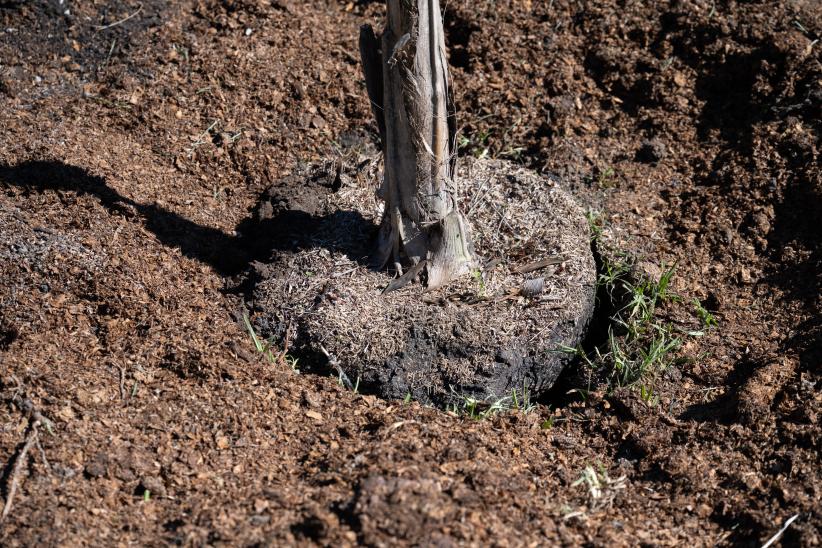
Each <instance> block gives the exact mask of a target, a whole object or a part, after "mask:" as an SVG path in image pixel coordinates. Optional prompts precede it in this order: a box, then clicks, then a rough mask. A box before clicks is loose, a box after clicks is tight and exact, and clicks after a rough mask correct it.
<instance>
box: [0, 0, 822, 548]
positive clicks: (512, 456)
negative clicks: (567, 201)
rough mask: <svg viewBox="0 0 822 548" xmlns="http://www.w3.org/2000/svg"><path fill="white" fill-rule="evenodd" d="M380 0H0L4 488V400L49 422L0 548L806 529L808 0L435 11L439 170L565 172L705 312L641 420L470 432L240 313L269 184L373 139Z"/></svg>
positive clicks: (613, 537)
mask: <svg viewBox="0 0 822 548" xmlns="http://www.w3.org/2000/svg"><path fill="white" fill-rule="evenodd" d="M381 10H382V7H381V3H380V2H371V1H366V0H363V1H356V2H342V1H341V2H331V1H307V2H298V1H291V0H274V1H273V2H268V1H265V2H263V1H259V2H255V1H251V0H238V1H233V0H200V1H181V2H173V3H172V2H163V1H161V0H148V1H145V2H142V3H138V2H119V1H118V2H97V1H93V2H92V1H90V2H83V3H77V4H75V3H72V2H64V3H62V4H60V3H58V2H56V1H53V0H48V1H46V0H44V1H38V2H17V1H10V2H0V23H1V24H0V32H2V34H0V36H2V38H0V101H2V109H0V137H1V138H2V143H3V147H2V149H0V191H2V192H0V230H2V232H1V233H0V265H2V278H0V303H1V304H2V308H0V382H2V387H0V388H2V396H3V400H4V402H5V404H4V406H3V407H2V410H0V417H2V418H1V419H0V423H2V426H0V454H2V459H3V462H5V463H7V465H6V467H5V469H4V471H3V482H2V484H0V487H2V495H3V497H4V500H5V499H7V498H8V495H9V492H10V490H11V487H12V483H14V481H13V480H14V478H15V477H16V476H15V474H14V473H13V472H14V468H15V461H16V459H17V457H18V456H19V454H20V453H21V452H22V449H23V446H24V442H25V439H26V436H27V431H28V430H27V429H28V428H29V420H28V417H27V415H26V413H24V412H23V411H22V410H21V407H24V406H21V405H20V402H21V401H23V400H30V401H31V402H32V403H33V405H34V406H35V408H36V409H37V410H39V411H40V412H41V413H42V414H43V415H44V416H45V417H48V418H49V419H50V420H51V421H52V422H53V434H50V433H49V432H48V429H46V428H44V427H43V426H42V425H41V426H40V428H39V430H38V432H39V434H38V438H39V441H40V442H41V445H42V449H43V451H42V454H41V452H40V451H39V450H38V449H37V448H33V449H31V450H30V451H29V452H28V453H27V454H26V458H25V462H24V463H23V464H24V465H25V466H23V467H22V474H21V475H20V476H17V478H18V480H19V490H18V492H17V494H16V496H15V499H14V501H13V506H12V507H11V509H10V514H9V516H8V517H7V519H6V520H4V521H3V522H2V524H0V542H1V543H2V544H4V545H35V544H37V545H39V544H95V545H99V544H127V543H141V544H168V543H179V544H196V545H201V544H232V545H233V544H255V543H261V544H275V545H276V544H283V543H289V544H293V543H305V544H312V543H316V544H340V545H345V544H355V543H363V544H395V543H402V544H410V543H420V542H437V543H441V544H462V543H464V544H489V543H496V544H501V545H508V544H511V545H521V544H538V543H543V544H555V543H564V544H586V543H587V544H608V545H636V544H644V545H666V544H683V543H686V542H687V543H695V544H699V545H709V544H715V543H724V544H731V543H733V544H743V545H746V544H747V545H758V544H761V543H762V542H763V541H765V540H766V539H767V538H769V537H770V536H771V535H772V534H774V533H775V532H776V531H777V530H778V529H779V528H780V527H781V526H782V524H783V523H784V522H785V520H787V519H788V518H790V517H791V516H793V515H795V514H799V518H798V519H797V520H796V521H795V522H794V523H793V524H792V525H791V526H790V527H789V528H788V529H787V531H786V532H785V534H784V536H783V539H782V543H783V544H784V545H804V546H814V545H819V544H820V542H822V538H821V537H820V527H819V523H820V516H819V508H820V504H819V503H820V498H821V495H820V486H821V485H822V482H821V481H820V480H821V479H822V478H820V470H822V466H820V458H819V455H820V428H819V424H818V423H819V411H820V400H821V399H822V398H820V391H819V381H820V374H819V363H820V360H821V359H822V323H821V322H820V318H822V314H820V308H822V302H820V294H821V293H822V255H820V253H822V252H821V251H820V249H821V248H822V244H820V241H822V239H821V238H820V237H819V229H818V226H817V225H818V219H819V217H820V214H822V179H821V178H820V167H819V166H820V164H819V149H820V130H821V129H822V128H821V127H820V119H822V115H821V113H820V110H821V109H822V106H821V105H822V89H820V87H821V86H822V67H821V65H820V58H822V54H820V51H821V48H820V44H819V42H818V40H819V39H820V37H822V8H820V7H819V4H818V2H813V1H801V0H795V1H790V2H783V3H778V4H775V3H769V2H744V3H742V2H739V3H738V2H725V1H722V2H710V1H707V0H706V1H671V2H654V3H638V2H627V3H620V4H617V3H610V2H584V3H578V2H571V1H566V0H556V1H552V2H532V1H530V0H518V1H517V0H507V1H497V2H490V1H488V2H484V1H480V2H449V3H448V6H447V10H446V27H447V33H448V36H447V40H448V42H449V45H450V47H451V64H452V68H453V71H454V79H455V88H456V90H457V94H458V97H457V106H458V109H459V111H460V113H461V120H462V126H463V130H462V131H463V135H464V136H465V139H464V140H463V141H462V142H463V153H464V154H477V155H482V154H487V155H490V156H493V157H503V158H506V159H509V160H514V161H517V162H521V163H523V164H524V165H526V166H528V167H530V168H533V169H535V170H538V171H548V172H552V173H556V174H558V175H560V176H561V177H562V178H563V179H564V180H565V181H566V182H567V183H568V184H569V185H570V186H571V187H572V188H573V189H574V191H575V192H576V194H577V196H578V198H579V199H580V200H582V201H584V202H586V203H588V204H589V206H590V207H593V208H595V209H597V210H600V211H601V212H602V213H603V216H604V217H605V218H606V219H607V222H608V224H609V226H610V227H611V229H610V230H611V232H612V233H613V241H615V242H618V243H619V245H620V246H622V248H623V249H624V250H625V251H628V252H630V253H631V254H633V255H635V256H637V257H639V259H640V265H641V267H642V268H644V269H646V270H648V271H654V270H655V269H657V270H658V268H659V267H660V265H662V264H673V263H676V264H677V275H676V278H675V281H674V289H675V290H676V291H677V292H678V293H679V294H681V295H682V296H683V297H684V299H685V301H686V302H688V301H691V299H693V298H696V299H699V300H700V302H702V303H703V305H704V306H705V307H707V308H708V309H709V310H711V311H712V312H713V313H714V315H715V316H716V317H717V319H718V321H719V325H718V327H717V328H715V329H712V330H709V331H707V332H706V334H705V336H702V337H691V338H688V339H687V340H686V341H685V344H684V346H683V348H682V349H681V354H682V357H683V358H685V361H683V362H682V363H680V365H678V367H677V368H676V369H675V370H673V371H670V372H668V373H667V374H666V375H665V377H664V378H662V379H661V380H660V383H659V385H658V386H657V387H656V390H657V394H658V397H659V402H658V404H657V405H652V406H649V405H647V404H646V403H645V402H644V401H643V400H642V398H641V397H639V396H638V395H637V393H636V392H635V391H631V390H623V391H618V392H615V393H611V394H604V393H601V392H597V393H594V394H592V395H591V396H590V397H589V398H587V399H586V400H584V401H579V400H578V399H577V398H573V397H570V396H563V394H561V393H557V394H552V397H551V398H549V399H546V400H545V401H543V402H541V403H540V405H539V406H538V408H537V410H536V411H535V412H532V413H530V414H525V415H523V414H521V413H512V414H503V415H500V416H497V417H494V418H492V419H489V420H486V421H480V422H477V421H472V420H470V419H467V418H464V417H456V416H453V415H451V414H447V413H444V412H442V411H437V410H434V409H429V408H425V407H423V406H421V405H420V404H418V403H414V402H412V403H409V404H404V403H402V402H397V401H383V400H379V399H377V398H376V397H374V396H368V395H358V394H354V393H352V392H351V391H349V390H346V389H344V388H342V387H340V386H339V385H338V383H337V381H336V378H333V377H330V376H325V375H315V374H297V373H295V372H293V371H292V370H291V369H290V368H289V367H285V366H282V365H279V366H274V365H272V364H270V363H268V362H266V361H265V360H263V359H261V358H260V357H259V356H258V355H257V354H256V353H255V351H254V349H253V346H252V344H251V342H250V340H249V338H248V335H247V333H245V331H244V327H243V325H242V322H241V314H242V310H243V299H244V297H245V295H244V294H243V291H242V287H240V288H237V286H236V284H235V283H233V282H234V281H235V277H236V276H237V275H238V274H240V273H241V272H243V271H244V270H245V269H246V268H247V267H248V265H249V264H250V263H251V262H253V261H265V260H266V259H267V258H268V257H269V256H270V253H271V251H272V249H271V247H272V245H273V244H272V237H271V235H267V234H266V233H264V232H262V231H259V230H257V231H255V230H254V226H253V224H249V221H248V219H249V218H250V212H251V211H252V210H253V208H254V207H255V206H256V204H257V203H258V200H259V197H260V195H261V194H262V193H263V191H264V190H265V189H266V188H268V187H269V186H270V185H271V184H273V183H276V182H278V181H286V180H287V177H286V175H287V174H288V173H290V172H296V171H298V170H299V169H300V168H301V167H303V166H305V165H308V164H312V163H316V162H323V161H325V160H327V159H329V158H341V157H342V158H345V157H347V156H349V155H351V154H354V153H356V150H357V149H358V148H359V147H362V146H366V145H364V143H367V142H368V141H369V140H370V141H371V142H373V141H374V139H375V136H374V131H375V128H374V127H372V123H371V121H370V118H371V117H370V112H369V110H370V109H369V107H368V103H367V100H366V94H365V90H364V87H363V84H362V79H361V77H360V73H359V65H358V61H357V59H356V50H357V48H356V42H355V40H356V36H357V34H358V26H359V25H360V24H362V23H364V22H372V23H378V22H379V20H380V17H381V14H382V11H381ZM486 150H487V152H485V151H486ZM663 312H664V314H666V318H667V320H668V321H670V322H672V323H674V324H675V325H678V326H681V327H683V328H686V329H687V328H693V327H698V320H697V319H695V317H694V315H693V313H692V311H691V310H689V309H688V308H687V306H671V307H669V308H667V309H665V310H664V311H663ZM307 365H308V364H307ZM327 373H328V372H326V374H327ZM569 382H570V381H569ZM549 417H554V420H553V426H552V427H551V428H542V427H541V426H543V425H544V424H545V422H546V419H548V418H549ZM43 456H45V459H46V460H44V459H43ZM46 461H47V462H48V464H46ZM588 466H593V467H594V468H595V469H598V468H599V467H601V468H602V469H604V470H605V471H607V474H608V477H609V478H612V479H613V481H612V482H610V483H608V482H605V486H604V487H603V488H602V490H601V491H600V493H599V496H598V497H595V496H594V495H593V494H592V491H591V490H590V489H588V488H587V487H586V484H585V483H582V484H579V483H577V479H578V478H580V477H581V475H582V474H583V471H584V470H585V469H586V467H588ZM622 476H624V479H621V480H619V478H621V477H622ZM617 480H619V481H617ZM147 490H148V491H149V495H146V491H147Z"/></svg>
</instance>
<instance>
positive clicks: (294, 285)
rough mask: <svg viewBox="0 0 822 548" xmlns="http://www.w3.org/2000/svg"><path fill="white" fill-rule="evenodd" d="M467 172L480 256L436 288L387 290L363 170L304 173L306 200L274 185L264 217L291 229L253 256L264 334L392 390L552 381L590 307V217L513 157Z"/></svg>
mask: <svg viewBox="0 0 822 548" xmlns="http://www.w3.org/2000/svg"><path fill="white" fill-rule="evenodd" d="M458 177H459V180H460V187H461V189H462V193H463V196H462V211H463V212H464V213H465V215H466V216H467V218H468V221H469V223H470V225H471V230H472V237H473V240H474V244H475V246H476V252H477V255H478V256H479V257H480V261H479V264H478V266H477V269H476V270H475V271H474V272H473V273H472V274H471V275H469V276H464V277H462V278H460V279H458V280H456V281H454V282H452V283H451V284H449V285H447V286H446V287H444V288H441V289H437V290H434V291H425V290H424V287H423V286H422V285H421V284H411V285H408V286H406V287H403V288H402V289H399V290H397V291H391V292H388V291H386V288H388V287H389V285H390V283H391V281H392V277H393V274H392V273H390V272H385V271H377V270H374V269H372V268H371V267H370V266H369V258H370V253H371V251H372V249H373V247H374V235H375V233H376V230H377V227H378V223H379V219H380V218H381V215H382V212H381V203H380V202H379V201H378V200H376V198H375V194H374V184H373V181H371V180H369V178H368V177H367V176H357V174H356V173H355V174H354V176H346V174H345V173H344V171H342V170H341V171H339V173H336V174H334V176H332V177H330V178H327V180H325V182H326V186H323V184H322V183H321V181H323V180H324V179H323V178H317V177H311V176H306V177H304V179H305V181H304V184H302V185H298V187H301V192H300V193H299V197H290V196H289V194H288V193H284V192H283V191H282V189H286V188H292V185H275V186H273V187H272V188H271V189H269V191H268V192H267V193H266V195H265V198H264V199H263V201H262V202H261V204H260V207H259V208H258V216H259V222H261V223H264V222H269V223H272V226H275V227H277V228H278V229H279V230H280V231H281V232H280V234H278V235H277V236H276V237H277V238H278V240H279V245H276V246H275V248H276V249H277V251H275V253H274V256H273V257H272V259H271V261H270V262H269V263H268V264H266V265H260V264H258V265H256V269H257V274H258V276H259V279H258V281H257V283H256V285H255V288H254V290H253V298H252V308H253V310H254V312H255V315H254V322H255V324H256V325H257V326H258V327H259V328H260V331H261V332H262V333H264V334H266V335H267V336H269V337H272V338H273V340H274V341H276V343H277V344H278V345H280V346H281V347H288V348H289V352H292V353H294V355H296V356H300V357H306V358H308V359H306V360H305V361H308V362H313V363H318V362H319V363H325V364H327V366H328V367H329V368H330V369H332V370H336V372H337V374H338V375H339V376H340V378H341V380H342V381H343V382H344V383H346V384H349V383H350V384H352V385H354V386H359V387H360V388H361V389H364V390H368V391H371V392H374V393H376V394H379V395H381V396H383V397H386V398H394V399H402V398H407V397H409V396H410V397H412V398H413V399H415V400H418V401H421V402H425V403H433V404H438V405H447V404H449V403H453V402H455V401H458V400H460V399H463V398H466V397H470V398H474V399H479V400H486V401H490V400H494V399H498V398H503V397H508V396H512V395H513V394H514V393H517V394H519V395H520V396H522V395H525V394H528V395H537V394H539V393H541V392H544V391H545V390H547V389H548V388H550V387H551V386H552V385H553V384H554V382H555V381H556V380H557V378H558V376H559V375H560V373H561V372H562V370H563V369H564V368H565V366H566V365H567V364H568V363H569V361H570V360H571V359H572V358H573V355H572V354H569V353H568V352H567V351H565V350H567V348H568V347H575V346H576V345H577V344H579V342H580V341H581V338H582V337H583V335H584V333H585V330H586V327H587V325H588V323H589V320H590V319H591V316H592V314H593V310H594V297H595V281H596V268H595V264H594V259H593V256H592V252H591V246H590V235H589V227H588V224H587V221H586V219H585V216H584V214H583V212H582V210H581V209H580V208H579V207H578V206H577V205H576V203H575V202H574V200H573V199H572V198H571V197H570V195H569V194H568V193H567V192H566V191H565V190H563V188H562V186H561V184H560V182H559V181H558V180H556V179H552V178H546V177H541V176H539V175H537V174H535V173H533V172H530V171H528V170H525V169H522V168H519V167H517V166H515V165H513V164H511V163H508V162H504V161H490V160H469V161H466V162H464V163H463V166H462V168H461V169H460V171H459V174H458ZM335 188H336V191H334V189H335ZM291 194H292V195H293V191H292V193H291ZM284 219H286V220H288V222H283V220H284Z"/></svg>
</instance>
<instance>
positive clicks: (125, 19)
mask: <svg viewBox="0 0 822 548" xmlns="http://www.w3.org/2000/svg"><path fill="white" fill-rule="evenodd" d="M141 11H143V5H142V4H140V7H139V8H137V11H135V12H134V13H132V14H131V15H128V16H126V17H123V18H122V19H120V20H119V21H115V22H113V23H110V24H108V25H103V26H100V25H97V31H98V32H99V31H101V30H107V29H110V28H113V27H116V26H117V25H122V24H123V23H125V22H126V21H128V20H129V19H134V18H135V17H137V15H139V14H140V12H141Z"/></svg>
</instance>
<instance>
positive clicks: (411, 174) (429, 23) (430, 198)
mask: <svg viewBox="0 0 822 548" xmlns="http://www.w3.org/2000/svg"><path fill="white" fill-rule="evenodd" d="M360 52H361V55H362V59H363V67H364V72H365V77H366V87H367V89H368V94H369V98H370V100H371V104H372V107H373V110H374V114H375V116H376V117H377V122H378V126H379V128H380V135H381V138H382V145H383V153H384V155H385V180H384V183H383V184H384V186H383V198H384V200H385V202H386V204H385V205H386V207H385V216H384V219H383V223H382V227H381V230H380V240H379V243H378V249H377V257H376V262H377V263H378V265H379V266H380V267H381V268H383V267H385V266H387V265H389V264H393V266H394V268H395V269H396V270H397V272H398V273H399V274H402V270H403V266H407V265H409V264H410V265H417V264H418V263H420V262H421V261H426V264H425V267H424V269H425V274H426V282H425V283H426V287H427V289H434V288H437V287H439V286H441V285H444V284H446V283H448V282H449V281H451V280H453V279H454V278H456V277H458V276H461V275H463V274H466V273H468V272H470V271H471V269H472V268H474V265H475V262H476V261H475V259H474V253H473V249H472V245H471V240H470V234H469V231H468V226H467V223H466V222H465V219H464V218H463V216H462V215H461V213H460V212H459V210H458V208H457V188H456V182H455V180H454V174H455V167H456V143H455V135H456V128H455V119H454V102H453V95H452V91H451V87H450V78H449V74H448V64H447V60H446V57H445V39H444V31H443V25H442V16H441V13H440V6H439V0H388V15H387V23H386V28H385V30H384V31H383V34H382V40H381V41H378V40H377V37H376V35H375V34H374V31H373V30H372V29H371V27H369V26H365V27H363V29H362V31H361V33H360ZM379 65H381V70H379V69H378V68H377V67H378V66H379Z"/></svg>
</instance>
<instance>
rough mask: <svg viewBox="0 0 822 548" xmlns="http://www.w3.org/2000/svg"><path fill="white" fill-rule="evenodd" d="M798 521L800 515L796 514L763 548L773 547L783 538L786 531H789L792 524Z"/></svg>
mask: <svg viewBox="0 0 822 548" xmlns="http://www.w3.org/2000/svg"><path fill="white" fill-rule="evenodd" d="M797 519H799V514H794V515H793V516H791V517H789V518H788V520H787V521H786V522H785V525H783V526H782V529H780V530H779V531H777V532H776V534H775V535H774V536H772V537H771V538H769V539H768V541H767V542H766V543H765V544H763V545H762V548H770V547H771V546H773V544H774V543H775V542H776V541H777V540H779V539H780V538H781V537H782V535H783V534H784V533H785V531H787V530H788V527H790V526H791V524H792V523H793V522H795V521H796V520H797Z"/></svg>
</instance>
